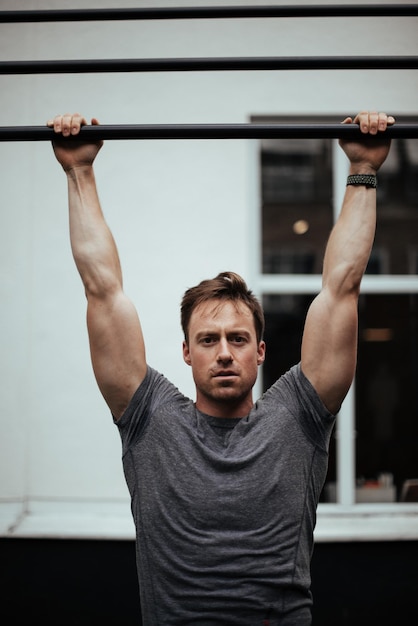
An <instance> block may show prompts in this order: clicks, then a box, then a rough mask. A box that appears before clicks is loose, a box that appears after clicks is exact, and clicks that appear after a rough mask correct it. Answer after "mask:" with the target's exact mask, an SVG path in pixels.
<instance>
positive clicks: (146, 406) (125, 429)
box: [114, 366, 183, 451]
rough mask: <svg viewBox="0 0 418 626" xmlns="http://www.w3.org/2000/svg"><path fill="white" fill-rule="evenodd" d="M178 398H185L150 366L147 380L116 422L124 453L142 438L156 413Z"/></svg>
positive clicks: (145, 379)
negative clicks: (164, 405)
mask: <svg viewBox="0 0 418 626" xmlns="http://www.w3.org/2000/svg"><path fill="white" fill-rule="evenodd" d="M176 396H180V397H183V396H182V394H181V393H180V392H179V390H178V389H177V388H176V387H175V386H174V385H173V384H172V383H171V382H170V381H169V380H167V378H165V376H163V374H160V373H159V372H157V371H156V370H154V369H153V368H152V367H149V366H148V368H147V373H146V375H145V378H144V380H143V381H142V383H141V384H140V385H139V387H138V389H137V390H136V391H135V393H134V395H133V396H132V399H131V401H130V403H129V405H128V407H127V408H126V411H125V412H124V413H123V415H122V416H121V417H120V418H119V420H117V421H116V420H114V421H115V424H116V426H117V427H118V428H119V432H120V436H121V438H122V444H123V448H124V451H126V449H127V448H129V446H131V445H132V444H133V443H134V442H135V441H136V440H138V439H139V438H140V437H141V435H142V433H143V432H144V431H145V429H146V427H147V424H148V422H149V420H150V418H151V416H152V414H153V413H154V411H155V410H156V409H157V408H158V407H159V406H161V405H163V404H165V403H167V402H170V401H171V400H172V399H173V398H175V397H176Z"/></svg>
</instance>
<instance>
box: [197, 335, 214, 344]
mask: <svg viewBox="0 0 418 626" xmlns="http://www.w3.org/2000/svg"><path fill="white" fill-rule="evenodd" d="M214 342H215V337H211V336H208V337H202V339H201V340H200V343H203V344H204V345H206V346H208V345H210V344H212V343H214Z"/></svg>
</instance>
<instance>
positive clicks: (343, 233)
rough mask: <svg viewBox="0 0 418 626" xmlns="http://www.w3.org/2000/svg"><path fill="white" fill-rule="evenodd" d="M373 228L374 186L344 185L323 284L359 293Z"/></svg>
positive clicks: (330, 239) (326, 260) (337, 290)
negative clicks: (344, 189)
mask: <svg viewBox="0 0 418 626" xmlns="http://www.w3.org/2000/svg"><path fill="white" fill-rule="evenodd" d="M375 230H376V190H375V189H372V188H368V187H365V186H362V185H359V186H354V185H352V186H351V185H350V186H347V188H346V192H345V196H344V201H343V206H342V209H341V213H340V216H339V218H338V220H337V222H336V224H335V226H334V229H333V231H332V232H331V235H330V238H329V241H328V244H327V248H326V251H325V257H324V267H323V286H324V287H328V288H329V289H332V290H333V291H334V292H335V293H338V294H340V295H341V291H342V292H345V293H352V292H354V293H358V291H359V289H360V283H361V279H362V277H363V274H364V272H365V270H366V267H367V263H368V260H369V257H370V252H371V249H372V246H373V241H374V236H375Z"/></svg>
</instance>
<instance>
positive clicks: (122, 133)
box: [0, 124, 418, 142]
mask: <svg viewBox="0 0 418 626" xmlns="http://www.w3.org/2000/svg"><path fill="white" fill-rule="evenodd" d="M385 136H387V137H390V138H391V139H395V138H411V139H417V138H418V124H395V125H394V126H391V127H389V128H388V129H387V130H386V132H385ZM56 138H57V135H56V134H55V133H54V131H53V130H52V129H51V128H48V127H46V126H15V127H13V126H2V127H1V126H0V142H2V141H3V142H4V141H52V140H53V139H56ZM77 138H78V139H80V140H82V141H83V140H85V141H97V140H99V139H105V140H107V139H336V138H345V139H364V134H362V133H361V132H360V130H359V127H358V125H357V124H297V125H292V124H174V125H173V124H162V125H161V124H160V125H156V124H139V125H118V126H115V125H113V126H112V125H99V126H90V125H89V126H83V128H82V129H81V131H80V133H79V135H78V136H77ZM74 139H75V138H74V137H69V138H68V140H69V141H74Z"/></svg>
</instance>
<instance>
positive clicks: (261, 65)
mask: <svg viewBox="0 0 418 626" xmlns="http://www.w3.org/2000/svg"><path fill="white" fill-rule="evenodd" d="M365 69H368V70H415V69H418V57H417V56H358V57H356V56H354V57H353V56H349V57H332V56H323V57H212V58H179V59H81V60H78V59H77V60H63V61H54V60H52V61H2V62H0V74H86V73H89V72H92V73H104V72H218V71H242V70H245V71H260V70H269V71H271V70H365Z"/></svg>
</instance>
